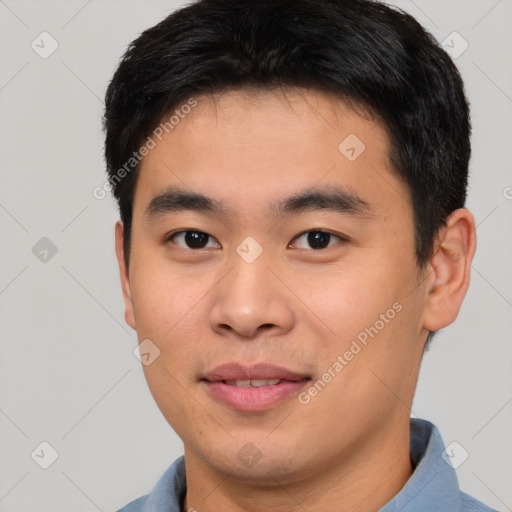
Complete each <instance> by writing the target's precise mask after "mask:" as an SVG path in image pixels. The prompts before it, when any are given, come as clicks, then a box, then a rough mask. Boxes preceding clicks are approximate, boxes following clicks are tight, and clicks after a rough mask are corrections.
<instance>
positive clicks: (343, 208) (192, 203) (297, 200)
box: [145, 185, 373, 220]
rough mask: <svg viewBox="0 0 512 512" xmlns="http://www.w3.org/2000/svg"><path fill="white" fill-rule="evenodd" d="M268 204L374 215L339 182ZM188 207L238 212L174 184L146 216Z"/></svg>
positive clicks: (277, 209) (285, 209) (285, 210)
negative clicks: (337, 184)
mask: <svg viewBox="0 0 512 512" xmlns="http://www.w3.org/2000/svg"><path fill="white" fill-rule="evenodd" d="M268 206H269V211H270V213H271V214H272V215H274V216H276V217H279V216H282V215H298V214H301V213H305V212H311V211H318V210H326V211H332V212H336V213H342V214H345V215H350V216H360V217H363V218H364V217H371V216H373V209H372V208H371V206H370V204H369V203H368V202H366V201H364V200H363V199H361V198H360V197H359V196H358V195H357V194H356V193H355V192H354V191H351V190H349V189H347V188H342V187H340V186H336V185H325V186H321V187H318V186H317V187H313V188H309V189H305V190H301V191H299V192H296V193H294V194H292V195H291V196H289V197H286V198H284V199H279V200H277V201H274V202H271V203H269V205H268ZM186 210H188V211H196V212H199V213H205V214H212V215H216V216H219V217H227V218H232V217H234V216H235V214H234V212H233V211H232V210H230V209H229V208H227V207H226V206H225V204H224V203H223V202H222V201H219V200H217V199H214V198H211V197H208V196H205V195H203V194H200V193H198V192H191V191H189V190H186V189H184V188H181V187H177V186H170V187H168V188H167V189H165V191H163V192H162V193H161V194H159V195H157V196H155V197H153V199H151V201H150V202H149V204H148V205H147V207H146V210H145V217H146V218H147V219H148V220H151V219H153V218H157V217H160V216H162V215H166V214H168V213H176V212H181V211H186Z"/></svg>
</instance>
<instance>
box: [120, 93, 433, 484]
mask: <svg viewBox="0 0 512 512" xmlns="http://www.w3.org/2000/svg"><path fill="white" fill-rule="evenodd" d="M195 100H196V101H197V104H196V105H195V106H194V107H193V108H191V109H190V111H189V112H188V113H186V115H185V114H183V115H182V116H180V119H179V122H178V123H177V124H175V125H174V126H173V128H172V130H171V129H168V133H167V132H165V131H164V133H163V135H161V136H160V138H161V140H158V138H155V137H154V139H155V141H156V142H157V144H156V146H155V147H154V148H152V149H151V150H150V151H149V153H148V154H147V156H146V157H145V158H144V161H143V163H142V166H141V169H140V174H139V177H138V182H137V187H136V191H135V199H134V208H133V227H132V246H131V254H130V267H129V270H123V268H122V269H121V274H122V278H123V285H124V292H125V301H126V319H127V321H128V323H129V324H130V325H131V326H132V327H133V328H134V329H136V330H137V334H138V338H139V341H140V342H142V341H143V340H150V342H148V341H146V342H144V343H146V347H150V350H148V352H149V353H150V354H152V355H150V356H146V357H147V359H148V362H149V360H150V359H153V357H154V356H155V355H158V351H159V355H158V357H156V358H155V359H154V361H152V362H151V364H147V365H145V366H144V372H145V376H146V379H147V382H148V384H149V387H150V389H151V392H152V394H153V396H154V398H155V400H156V402H157V404H158V406H159V408H160V410H161V411H162V413H163V415H164V416H165V418H166V419H167V420H168V422H169V423H170V425H171V426H172V427H173V428H174V430H175V431H176V432H177V434H178V435H179V436H180V437H181V439H182V440H183V442H184V445H185V454H186V456H187V457H188V460H196V461H200V463H201V464H204V465H205V466H207V467H208V468H209V469H210V470H213V471H220V472H224V473H229V472H234V474H236V475H237V477H238V478H240V479H251V480H254V479H257V480H260V481H262V482H263V481H264V480H265V479H267V478H268V475H269V474H271V475H272V478H278V479H280V482H291V481H294V480H298V479H300V478H304V477H306V476H307V475H310V474H313V473H314V472H315V471H318V470H319V469H320V468H325V467H328V466H332V467H334V466H335V465H336V464H339V461H344V463H345V464H350V461H352V462H353V464H354V465H355V464H358V463H360V460H361V457H362V456H363V455H364V453H365V452H367V451H368V452H369V451H371V450H372V448H373V449H375V447H377V446H379V445H382V444H381V443H382V442H383V440H384V439H389V436H390V435H391V433H392V432H393V431H394V429H396V428H397V426H398V425H404V424H405V423H407V425H408V418H409V414H410V411H409V409H408V407H407V405H408V404H409V405H410V403H411V401H412V396H413V393H414V387H415V384H416V379H417V372H418V368H419V364H420V360H421V354H422V350H423V346H424V342H425V339H426V335H427V331H426V330H425V328H424V322H423V316H424V311H425V297H426V295H427V294H428V291H427V289H426V287H427V286H428V283H427V282H426V281H423V277H422V273H421V272H419V271H418V267H417V264H416V260H415V247H414V228H413V217H412V208H411V202H410V193H409V190H408V188H407V187H406V186H405V185H404V184H403V183H402V182H401V181H400V180H399V179H398V178H397V177H396V175H395V174H394V173H393V172H392V170H391V167H390V162H389V158H388V149H389V141H388V138H387V135H386V132H385V130H384V129H383V127H382V126H381V125H380V124H379V123H378V122H376V121H375V120H373V119H371V118H370V117H368V116H363V115H361V113H357V112H355V111H354V110H352V109H351V108H349V107H348V106H347V105H345V104H344V103H342V102H340V101H339V100H338V99H335V98H333V97H330V96H328V95H325V94H321V93H317V92H313V91H309V90H287V91H286V93H285V94H284V93H283V92H279V93H278V92H261V91H260V92H255V91H252V92H247V91H246V92H241V91H233V92H225V93H223V94H221V95H217V96H215V97H213V98H212V97H197V98H196V99H195ZM185 110H186V111H188V110H189V109H185ZM187 194H188V195H189V197H187V196H186V195H187ZM190 194H193V195H194V196H190ZM198 194H200V195H202V196H204V197H202V198H200V197H199V196H198ZM299 196H300V199H298V198H299ZM118 227H120V226H118ZM120 237H121V231H120V230H119V231H118V241H119V239H120ZM118 245H119V246H120V245H121V244H118ZM123 276H124V277H123ZM148 343H149V345H147V344H148Z"/></svg>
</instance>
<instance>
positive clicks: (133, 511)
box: [117, 496, 148, 512]
mask: <svg viewBox="0 0 512 512" xmlns="http://www.w3.org/2000/svg"><path fill="white" fill-rule="evenodd" d="M147 499H148V497H147V496H142V497H140V498H137V499H136V500H133V501H132V502H130V503H128V505H125V506H124V507H123V508H120V509H119V510H118V511H117V512H141V511H142V510H143V507H144V504H145V503H146V501H147Z"/></svg>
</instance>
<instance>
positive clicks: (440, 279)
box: [423, 208, 476, 331]
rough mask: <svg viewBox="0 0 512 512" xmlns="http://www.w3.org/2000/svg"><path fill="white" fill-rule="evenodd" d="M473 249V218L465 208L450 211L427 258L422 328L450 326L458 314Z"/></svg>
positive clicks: (467, 284) (473, 252) (468, 278)
mask: <svg viewBox="0 0 512 512" xmlns="http://www.w3.org/2000/svg"><path fill="white" fill-rule="evenodd" d="M475 250H476V233H475V221H474V218H473V215H472V214H471V212H470V211H469V210H467V209H465V208H461V209H458V210H455V211H454V212H452V213H451V214H450V216H449V217H448V219H447V221H446V226H445V227H443V228H442V229H441V230H440V232H439V236H438V239H437V243H436V246H435V250H434V254H433V255H432V257H431V259H430V275H429V276H428V278H427V280H428V285H427V291H428V295H427V296H426V308H425V312H424V317H423V327H424V328H425V329H427V330H429V331H437V330H439V329H442V328H443V327H446V326H447V325H450V324H451V323H452V322H453V321H454V320H455V319H456V318H457V315H458V313H459V310H460V307H461V305H462V301H463V300H464V297H465V295H466V292H467V290H468V287H469V280H470V274H471V263H472V261H473V256H474V254H475Z"/></svg>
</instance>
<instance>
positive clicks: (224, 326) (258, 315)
mask: <svg viewBox="0 0 512 512" xmlns="http://www.w3.org/2000/svg"><path fill="white" fill-rule="evenodd" d="M276 274H278V272H276V270H275V268H273V269H272V270H270V268H269V266H268V262H267V261H266V259H265V258H263V257H260V258H258V259H257V260H256V261H254V262H252V263H247V262H245V261H244V260H243V259H241V258H239V257H238V255H235V258H233V267H232V269H231V271H230V272H228V273H227V275H226V276H225V278H224V279H222V281H221V282H220V283H219V285H218V286H217V287H215V295H214V302H213V306H212V309H211V310H210V326H211V328H212V329H213V330H214V331H215V332H216V333H218V334H222V335H223V336H230V337H232V338H233V339H244V340H254V339H256V338H258V337H259V336H271V335H278V334H284V333H286V332H288V331H289V330H290V329H291V328H292V327H293V323H294V320H295V311H294V309H293V304H292V301H291V295H292V294H291V293H290V291H289V290H288V289H287V288H286V286H285V285H283V282H282V281H281V280H280V279H278V278H277V277H276ZM260 333H261V334H260Z"/></svg>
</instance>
